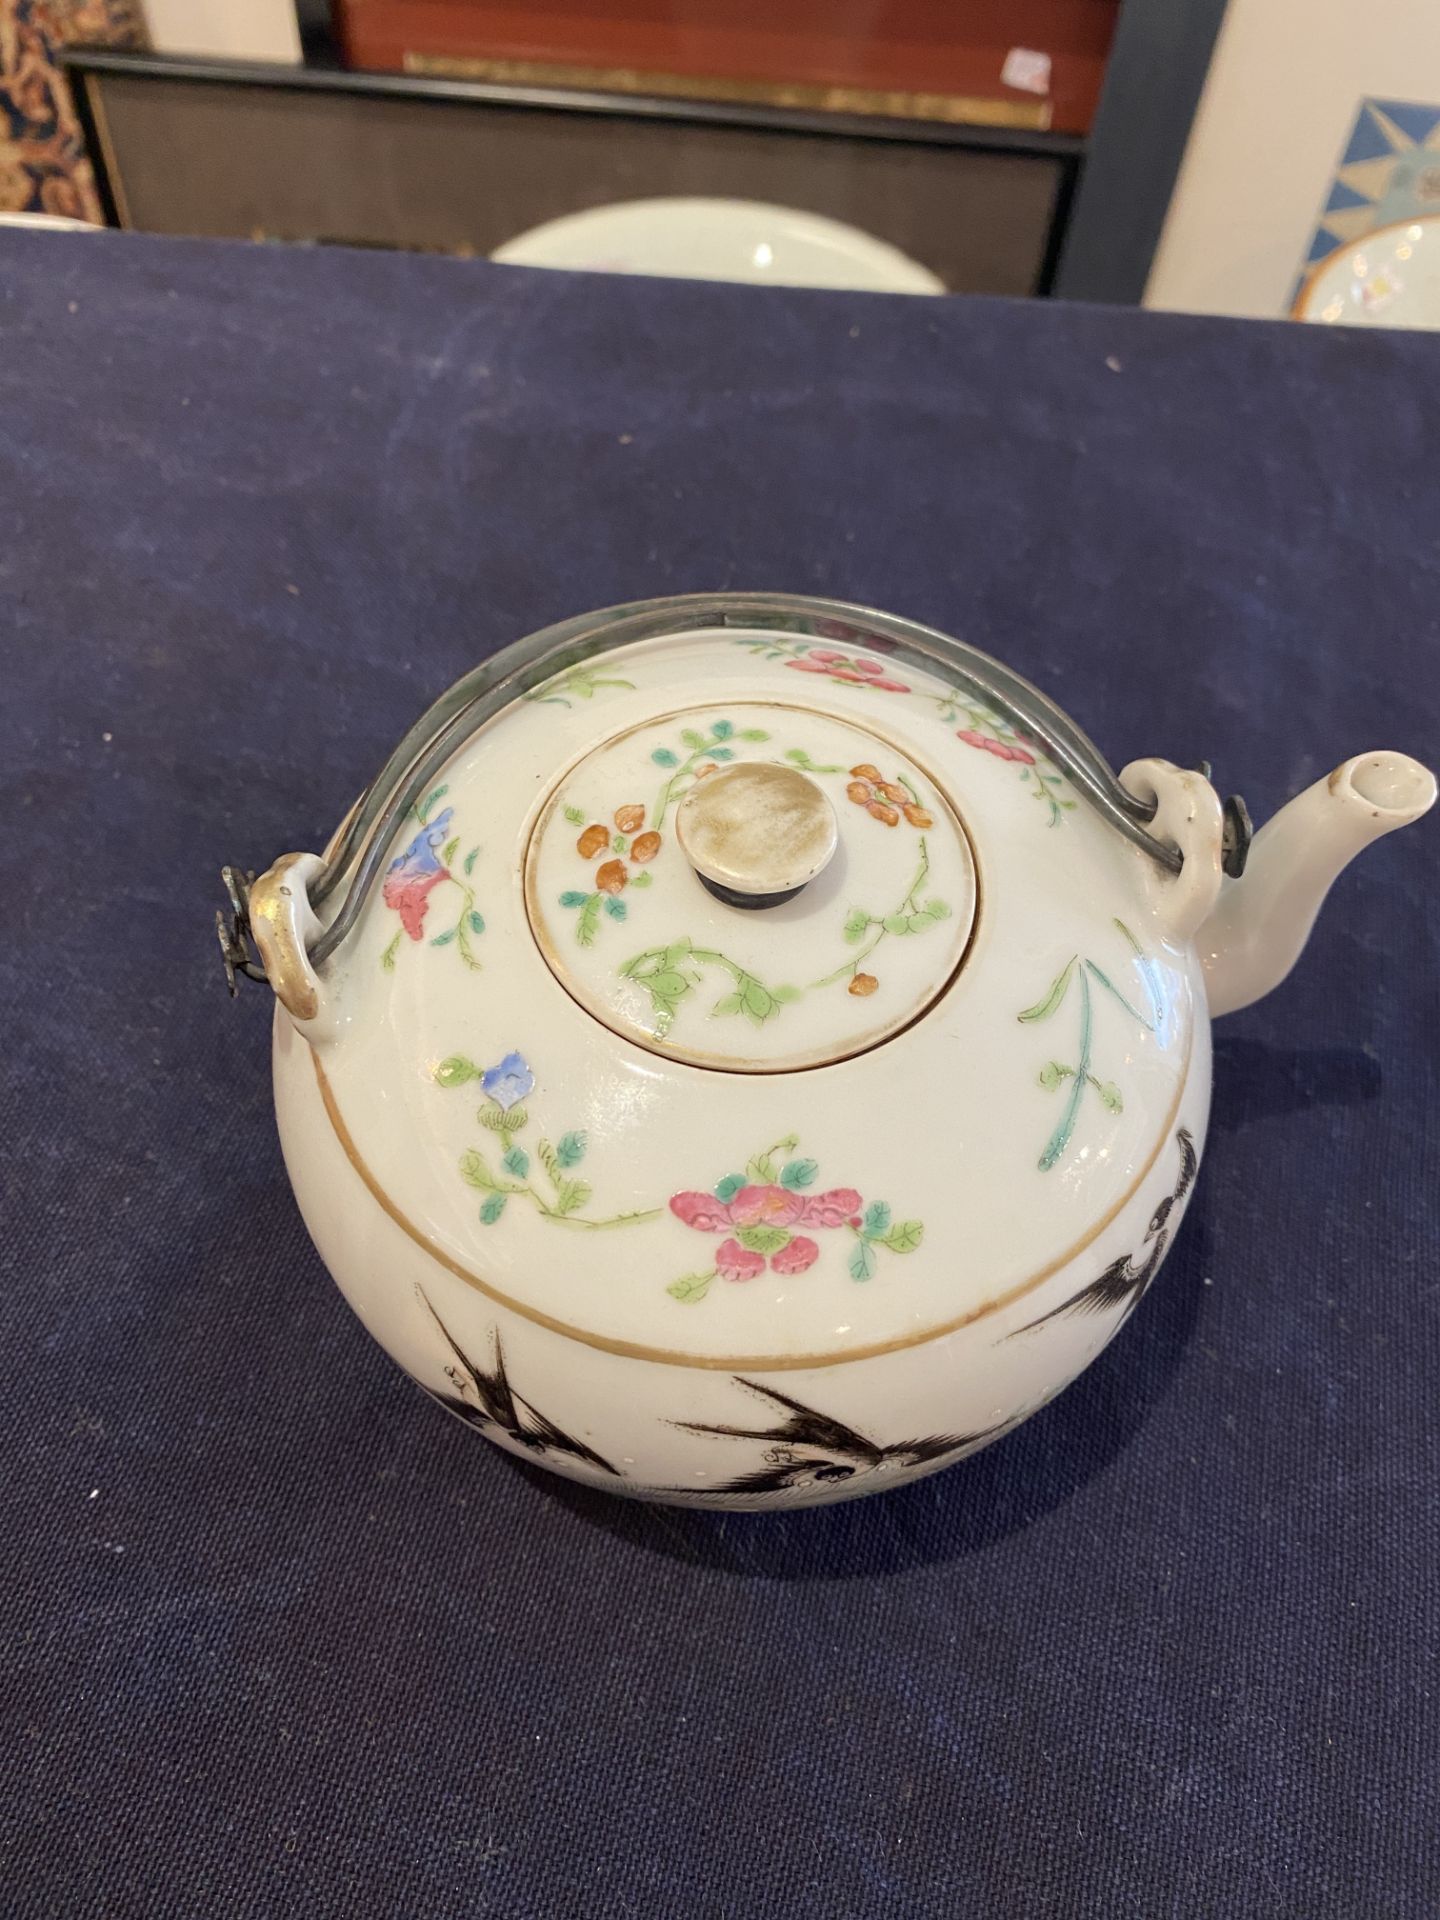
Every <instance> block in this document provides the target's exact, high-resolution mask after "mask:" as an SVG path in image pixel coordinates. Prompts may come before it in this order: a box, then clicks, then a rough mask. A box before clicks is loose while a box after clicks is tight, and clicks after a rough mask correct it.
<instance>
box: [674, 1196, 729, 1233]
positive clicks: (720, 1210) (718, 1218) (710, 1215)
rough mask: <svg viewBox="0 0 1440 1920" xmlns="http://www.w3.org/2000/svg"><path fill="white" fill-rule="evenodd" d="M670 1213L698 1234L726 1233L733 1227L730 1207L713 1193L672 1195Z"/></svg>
mask: <svg viewBox="0 0 1440 1920" xmlns="http://www.w3.org/2000/svg"><path fill="white" fill-rule="evenodd" d="M670 1211H671V1212H672V1213H673V1214H674V1215H675V1218H676V1219H677V1220H683V1221H684V1222H685V1224H686V1226H687V1227H694V1228H695V1230H696V1232H697V1233H724V1231H725V1229H726V1228H727V1227H728V1226H730V1225H731V1220H730V1209H729V1207H727V1206H726V1204H725V1202H724V1201H723V1200H717V1199H716V1198H715V1196H714V1194H713V1193H674V1194H671V1196H670Z"/></svg>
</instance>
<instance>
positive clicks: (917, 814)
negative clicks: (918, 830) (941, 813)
mask: <svg viewBox="0 0 1440 1920" xmlns="http://www.w3.org/2000/svg"><path fill="white" fill-rule="evenodd" d="M900 811H901V812H902V813H903V814H904V816H905V818H906V819H907V820H908V821H909V822H910V824H911V826H912V827H933V826H934V824H935V822H934V821H933V820H932V819H931V818H930V815H929V814H928V813H927V812H926V811H925V809H924V807H917V806H915V805H913V804H912V803H911V802H909V801H907V802H906V803H905V805H904V806H903V807H902V808H901V809H900Z"/></svg>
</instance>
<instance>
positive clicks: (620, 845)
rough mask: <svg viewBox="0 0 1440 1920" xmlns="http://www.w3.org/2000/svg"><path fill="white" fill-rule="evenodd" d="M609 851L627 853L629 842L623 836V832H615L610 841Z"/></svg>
mask: <svg viewBox="0 0 1440 1920" xmlns="http://www.w3.org/2000/svg"><path fill="white" fill-rule="evenodd" d="M610 851H611V852H612V853H628V852H629V851H630V842H629V841H628V840H627V839H626V838H625V836H624V834H623V833H617V834H616V835H615V836H614V837H613V839H612V840H611V842H610Z"/></svg>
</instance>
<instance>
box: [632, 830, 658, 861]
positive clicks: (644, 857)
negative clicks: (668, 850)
mask: <svg viewBox="0 0 1440 1920" xmlns="http://www.w3.org/2000/svg"><path fill="white" fill-rule="evenodd" d="M659 851H660V836H659V834H658V833H656V832H655V831H654V830H653V829H652V830H651V831H650V832H649V833H639V834H636V836H635V839H634V841H633V842H632V843H631V847H630V858H631V859H632V860H633V861H634V862H635V864H636V865H637V866H640V867H645V866H648V865H649V864H650V862H651V861H652V860H653V859H654V858H655V856H656V854H657V853H658V852H659Z"/></svg>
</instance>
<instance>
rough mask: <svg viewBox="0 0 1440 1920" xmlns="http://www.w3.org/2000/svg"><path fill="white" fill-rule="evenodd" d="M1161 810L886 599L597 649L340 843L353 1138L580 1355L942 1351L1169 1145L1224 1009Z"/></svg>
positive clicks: (460, 739) (473, 1274)
mask: <svg viewBox="0 0 1440 1920" xmlns="http://www.w3.org/2000/svg"><path fill="white" fill-rule="evenodd" d="M1149 811H1150V809H1149V808H1148V807H1147V806H1146V804H1145V803H1144V802H1143V800H1140V799H1137V798H1136V797H1135V796H1134V795H1132V794H1131V793H1129V792H1128V791H1127V790H1126V789H1125V788H1124V787H1122V786H1121V785H1120V783H1119V782H1118V781H1117V780H1116V778H1115V776H1114V775H1113V774H1112V773H1111V772H1110V770H1109V768H1108V767H1107V766H1106V765H1105V763H1104V761H1103V760H1102V759H1101V758H1100V756H1099V754H1098V753H1097V752H1096V750H1095V749H1094V748H1093V747H1092V746H1091V745H1090V743H1089V742H1088V741H1087V740H1086V739H1085V737H1084V736H1083V735H1082V734H1081V733H1080V732H1079V730H1078V729H1076V728H1075V727H1074V725H1073V723H1072V722H1070V721H1069V720H1068V719H1067V718H1066V717H1065V716H1064V715H1063V714H1062V713H1060V711H1059V709H1058V708H1055V707H1054V706H1053V705H1052V704H1051V703H1050V702H1048V701H1047V700H1046V699H1045V698H1044V696H1042V695H1040V694H1039V693H1037V692H1036V690H1035V689H1033V688H1030V687H1028V686H1027V684H1026V683H1025V682H1023V681H1021V680H1019V679H1018V677H1017V676H1014V675H1012V674H1009V673H1008V671H1007V670H1006V669H1004V668H1003V667H1000V666H999V665H998V664H997V663H995V662H993V661H989V660H987V659H986V658H985V657H984V656H983V655H980V654H978V653H975V652H974V650H973V649H969V648H965V647H962V646H961V645H960V643H958V642H954V641H949V640H947V639H946V638H945V637H944V636H941V635H936V634H932V633H930V632H929V631H928V630H926V629H923V628H917V627H914V626H912V625H911V624H910V623H907V622H903V621H897V620H894V619H892V618H891V617H890V616H886V615H881V614H871V613H868V612H865V611H864V610H860V609H856V608H850V607H844V606H841V605H838V604H836V603H830V602H816V601H806V600H800V599H793V598H789V597H786V596H729V595H722V596H708V597H704V598H696V599H689V600H682V601H671V602H656V603H648V604H646V605H644V606H641V607H633V608H624V609H618V610H614V611H613V612H611V613H607V614H601V615H592V616H588V617H587V618H586V619H585V620H584V621H580V622H572V623H567V625H566V626H565V627H563V628H560V629H555V630H552V631H551V632H550V633H549V634H546V635H541V636H538V637H537V639H536V640H533V641H530V642H525V643H522V645H521V646H520V647H519V648H512V649H509V650H507V654H506V655H503V656H500V657H498V658H497V659H496V660H495V661H492V662H490V663H487V666H486V667H485V668H482V669H480V670H479V671H478V672H477V673H476V674H475V675H472V676H469V677H468V678H467V680H465V681H462V682H460V683H459V684H458V686H457V687H456V688H454V689H452V690H451V692H450V693H449V694H447V695H446V696H445V697H444V698H443V700H442V701H441V702H440V703H438V704H437V707H436V708H434V709H432V710H431V713H430V714H429V715H427V716H426V717H425V719H424V720H423V721H422V722H420V723H418V724H417V727H416V728H414V729H412V731H411V733H410V734H409V735H407V736H406V740H405V741H403V742H402V743H401V746H400V748H398V749H397V752H396V754H395V755H394V756H393V757H392V760H391V762H390V764H389V765H388V766H387V768H386V769H385V770H384V772H383V773H382V775H381V777H380V779H379V780H377V782H376V784H375V786H374V787H373V788H372V789H370V790H369V792H368V793H367V794H366V796H365V797H364V798H363V799H362V801H361V802H360V803H359V805H358V806H357V808H356V809H355V811H354V813H353V814H352V817H351V818H350V820H349V821H348V822H347V823H346V825H345V827H344V828H343V829H342V831H341V833H340V834H339V835H337V839H336V842H335V844H334V846H333V847H332V849H331V850H330V854H329V856H328V858H327V860H326V861H325V862H323V863H322V862H321V861H319V860H317V859H313V857H306V858H308V859H309V860H310V865H309V866H308V868H306V869H305V870H304V872H303V877H304V878H305V879H306V881H307V890H308V902H307V903H305V914H306V915H307V916H308V922H307V934H306V939H305V946H306V947H307V948H308V952H307V953H302V954H300V955H299V959H298V964H299V966H300V967H301V969H302V971H303V972H304V973H305V975H306V981H307V987H308V990H309V991H310V993H311V998H310V1000H308V1001H307V1002H306V1003H305V1004H306V1009H307V1010H306V1011H302V1012H301V1013H300V1014H299V1016H298V1018H297V1021H296V1026H297V1028H298V1032H299V1033H300V1034H303V1035H304V1036H305V1038H306V1039H309V1040H310V1041H311V1042H312V1053H313V1061H314V1078H315V1086H316V1111H317V1114H318V1113H319V1112H320V1110H321V1109H323V1113H324V1119H325V1123H326V1124H328V1125H329V1126H330V1127H331V1128H332V1129H333V1131H334V1134H335V1137H336V1138H337V1139H338V1140H339V1141H340V1142H341V1144H342V1145H343V1147H344V1150H345V1152H346V1153H347V1154H348V1156H349V1157H350V1159H351V1161H352V1163H353V1164H354V1165H356V1166H357V1167H358V1168H359V1169H360V1171H361V1173H362V1176H363V1177H364V1178H365V1179H366V1181H367V1184H369V1185H370V1186H371V1188H372V1191H374V1192H375V1193H376V1194H377V1197H379V1198H380V1199H381V1200H382V1203H383V1204H384V1205H385V1207H386V1210H387V1211H388V1212H389V1213H390V1214H391V1217H392V1218H394V1219H396V1220H398V1221H399V1222H400V1223H401V1224H402V1225H403V1226H405V1228H406V1230H407V1231H409V1232H411V1233H412V1235H413V1236H414V1237H416V1238H418V1239H420V1240H421V1241H422V1242H423V1243H424V1244H425V1245H427V1246H429V1247H430V1248H431V1250H432V1251H434V1252H435V1253H436V1255H437V1257H438V1258H440V1259H441V1260H442V1262H443V1263H444V1264H445V1265H447V1266H448V1267H450V1268H451V1270H452V1271H454V1272H456V1273H459V1274H461V1275H462V1277H464V1278H466V1279H468V1280H469V1281H470V1282H471V1283H472V1284H474V1285H477V1286H479V1287H480V1288H481V1289H482V1290H483V1291H487V1292H491V1293H493V1294H494V1295H495V1297H496V1298H497V1299H500V1300H503V1301H504V1302H505V1303H506V1304H507V1305H509V1306H511V1307H513V1308H515V1309H516V1311H518V1312H520V1313H521V1314H522V1315H525V1316H527V1317H529V1318H532V1319H535V1320H537V1321H539V1322H541V1323H542V1324H545V1325H547V1326H551V1327H553V1328H555V1329H557V1330H559V1331H561V1332H564V1333H567V1334H570V1335H572V1336H573V1337H575V1338H578V1339H581V1340H584V1341H588V1342H590V1343H592V1344H597V1345H602V1346H606V1347H610V1348H612V1349H615V1350H618V1351H621V1352H628V1353H635V1354H640V1355H651V1356H654V1357H663V1358H665V1359H668V1360H676V1359H680V1360H683V1361H687V1362H688V1363H690V1364H695V1365H701V1366H716V1367H718V1366H748V1367H761V1366H765V1367H771V1366H774V1367H787V1366H800V1365H813V1364H826V1363H828V1362H830V1361H833V1360H841V1359H846V1358H854V1357H858V1356H859V1355H861V1354H864V1353H873V1352H877V1351H884V1350H888V1349H889V1348H892V1347H894V1346H897V1345H908V1344H911V1343H913V1342H915V1341H918V1340H923V1339H928V1338H932V1337H934V1336H935V1335H937V1334H939V1333H943V1332H944V1331H946V1330H948V1329H950V1328H953V1327H954V1326H957V1325H960V1324H963V1323H965V1322H966V1321H968V1320H970V1319H972V1318H974V1317H976V1315H977V1314H980V1313H983V1312H985V1311H987V1310H988V1309H989V1308H990V1307H993V1306H996V1305H999V1304H1001V1303H1002V1302H1003V1301H1006V1300H1009V1299H1012V1298H1014V1297H1015V1296H1016V1293H1017V1290H1019V1291H1023V1290H1025V1289H1026V1288H1027V1287H1029V1286H1031V1285H1034V1284H1038V1281H1039V1279H1040V1278H1043V1277H1044V1275H1045V1274H1047V1273H1049V1272H1052V1271H1054V1270H1055V1268H1056V1266H1057V1265H1059V1264H1061V1263H1062V1262H1063V1261H1064V1260H1066V1259H1068V1258H1069V1257H1071V1256H1072V1255H1073V1253H1074V1251H1075V1250H1076V1248H1077V1247H1078V1246H1080V1245H1083V1244H1084V1243H1085V1242H1086V1240H1087V1239H1088V1238H1089V1237H1091V1236H1093V1235H1094V1234H1095V1233H1097V1232H1098V1231H1099V1230H1100V1227H1101V1226H1102V1225H1103V1224H1104V1223H1105V1222H1106V1221H1107V1220H1108V1219H1110V1218H1113V1217H1114V1215H1115V1213H1116V1212H1117V1211H1118V1210H1119V1208H1120V1207H1121V1206H1122V1205H1123V1204H1124V1202H1125V1200H1126V1199H1127V1198H1128V1196H1129V1194H1130V1193H1131V1192H1133V1191H1134V1188H1135V1186H1136V1185H1137V1184H1138V1183H1139V1181H1140V1180H1141V1179H1142V1178H1143V1177H1144V1175H1145V1173H1146V1172H1147V1171H1148V1169H1149V1167H1150V1166H1151V1165H1152V1164H1153V1162H1154V1160H1155V1159H1156V1157H1157V1155H1158V1154H1159V1152H1160V1150H1161V1148H1162V1147H1163V1145H1164V1143H1165V1141H1166V1139H1167V1138H1168V1137H1169V1133H1170V1131H1171V1129H1172V1124H1173V1119H1174V1115H1175V1113H1176V1111H1177V1109H1178V1105H1179V1100H1180V1096H1181V1093H1182V1091H1183V1087H1184V1084H1185V1079H1186V1075H1187V1072H1188V1067H1189V1056H1190V1046H1191V1037H1192V1032H1193V1028H1194V1019H1195V1014H1194V1007H1195V986H1194V982H1193V980H1192V973H1191V967H1192V961H1191V956H1190V954H1189V951H1188V948H1187V947H1186V945H1185V943H1184V942H1183V941H1180V940H1177V939H1175V938H1173V937H1171V936H1170V935H1168V934H1167V933H1166V931H1165V927H1164V924H1163V920H1162V919H1161V918H1160V917H1158V916H1156V915H1155V914H1154V913H1153V912H1152V907H1153V903H1154V901H1155V899H1156V897H1157V890H1158V889H1159V888H1161V887H1162V886H1163V883H1164V882H1165V881H1166V879H1167V878H1168V876H1169V875H1171V874H1172V873H1173V871H1174V868H1175V866H1176V865H1177V864H1178V860H1177V855H1176V853H1175V849H1174V847H1173V846H1171V845H1167V844H1165V843H1164V842H1163V841H1162V840H1159V839H1156V838H1152V837H1151V835H1150V834H1149V833H1148V832H1147V826H1146V821H1147V815H1148V813H1149ZM268 878H269V876H267V879H268ZM257 891H258V889H257ZM256 932H257V937H260V928H259V927H258V926H257V928H256ZM263 945H264V941H263V940H262V946H263ZM277 954H278V949H276V948H275V947H274V946H273V944H272V945H271V946H269V947H267V948H266V959H267V963H270V970H271V973H272V977H275V984H276V985H277V991H281V992H282V994H283V991H284V989H283V985H282V982H281V980H280V979H279V978H278V974H279V972H280V971H281V970H282V968H281V967H280V965H279V964H278V962H277ZM230 957H231V959H232V960H235V959H236V958H237V955H236V952H235V951H234V950H233V948H232V952H231V956H230ZM280 958H281V959H283V956H280ZM240 964H241V965H242V966H251V967H253V963H252V962H250V961H249V960H248V958H241V959H240ZM317 1005H318V1008H319V1011H318V1013H317V1012H316V1007H317ZM281 1041H282V1044H285V1045H291V1044H297V1043H298V1042H297V1041H296V1039H295V1037H294V1036H293V1035H292V1034H291V1033H290V1031H289V1025H288V1023H282V1030H281ZM739 1283H744V1284H739Z"/></svg>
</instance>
